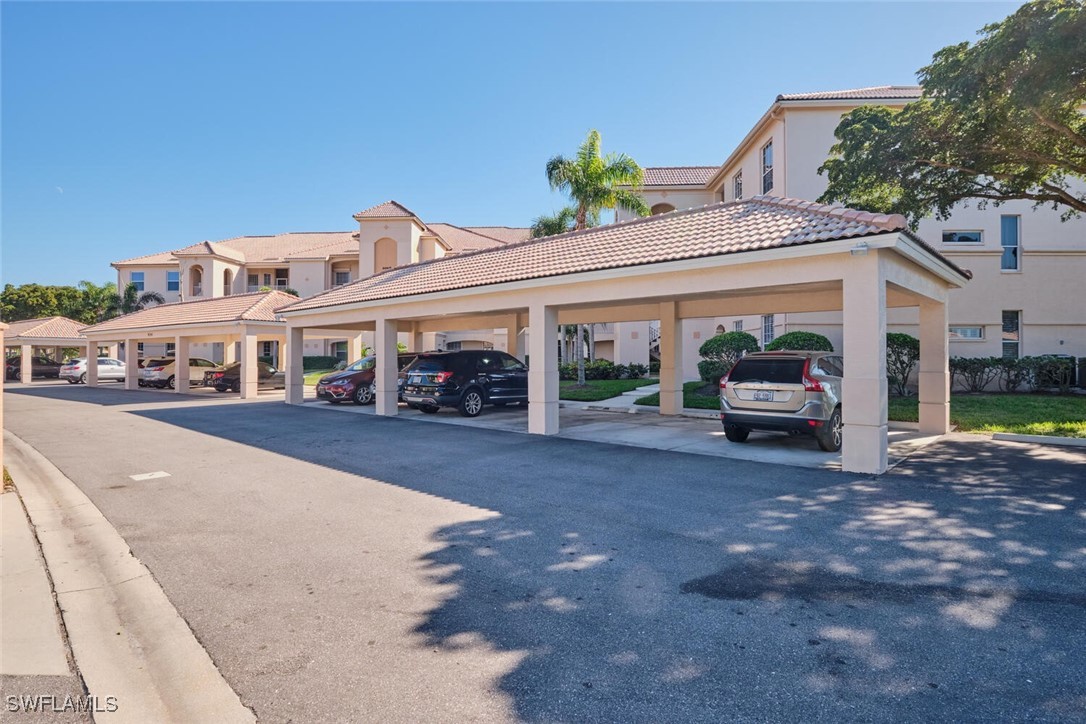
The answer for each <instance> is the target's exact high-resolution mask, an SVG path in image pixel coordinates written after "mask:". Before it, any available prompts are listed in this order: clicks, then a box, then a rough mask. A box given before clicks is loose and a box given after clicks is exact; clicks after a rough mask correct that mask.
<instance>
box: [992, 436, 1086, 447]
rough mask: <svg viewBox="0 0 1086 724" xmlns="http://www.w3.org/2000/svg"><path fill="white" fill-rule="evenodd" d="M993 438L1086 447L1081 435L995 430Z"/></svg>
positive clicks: (1085, 441) (1084, 439) (1085, 440)
mask: <svg viewBox="0 0 1086 724" xmlns="http://www.w3.org/2000/svg"><path fill="white" fill-rule="evenodd" d="M992 439H993V440H1005V441H1007V442H1031V443H1034V444H1037V445H1060V446H1065V447H1086V438H1081V437H1049V436H1048V435H1017V434H1015V433H1013V432H995V433H992Z"/></svg>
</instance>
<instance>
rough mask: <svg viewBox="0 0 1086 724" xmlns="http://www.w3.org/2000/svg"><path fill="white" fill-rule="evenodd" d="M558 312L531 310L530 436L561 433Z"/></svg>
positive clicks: (543, 308) (541, 307) (540, 308)
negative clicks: (559, 415)
mask: <svg viewBox="0 0 1086 724" xmlns="http://www.w3.org/2000/svg"><path fill="white" fill-rule="evenodd" d="M557 329H558V310H557V309H555V308H554V307H548V306H545V305H543V304H533V305H532V306H531V307H530V309H529V310H528V330H529V335H530V336H529V337H528V344H529V365H528V432H530V433H532V434H534V435H555V434H557V433H558V345H557V340H556V339H555V331H556V330H557Z"/></svg>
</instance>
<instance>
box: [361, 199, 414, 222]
mask: <svg viewBox="0 0 1086 724" xmlns="http://www.w3.org/2000/svg"><path fill="white" fill-rule="evenodd" d="M397 216H403V217H407V218H416V219H417V218H418V214H416V213H415V212H414V211H412V210H411V209H409V208H407V207H406V206H404V205H403V204H401V203H399V202H397V201H392V200H389V201H386V202H384V203H383V204H377V205H376V206H371V207H369V208H368V209H366V210H365V211H359V212H358V213H357V214H355V215H354V218H356V219H367V218H369V219H373V218H376V219H386V218H391V217H397Z"/></svg>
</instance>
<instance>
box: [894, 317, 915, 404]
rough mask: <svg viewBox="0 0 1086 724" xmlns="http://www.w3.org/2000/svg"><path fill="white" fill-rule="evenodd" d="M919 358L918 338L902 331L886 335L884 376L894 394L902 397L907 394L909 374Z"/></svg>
mask: <svg viewBox="0 0 1086 724" xmlns="http://www.w3.org/2000/svg"><path fill="white" fill-rule="evenodd" d="M919 360H920V340H919V339H917V338H916V337H914V336H912V335H911V334H904V333H902V332H889V333H888V334H887V335H886V378H887V380H888V381H889V383H890V387H891V388H893V391H894V392H895V393H896V394H898V395H901V396H902V397H904V396H905V395H907V394H909V388H908V386H907V385H908V382H909V375H911V374H912V373H913V368H914V367H916V363H917V362H918V361H919Z"/></svg>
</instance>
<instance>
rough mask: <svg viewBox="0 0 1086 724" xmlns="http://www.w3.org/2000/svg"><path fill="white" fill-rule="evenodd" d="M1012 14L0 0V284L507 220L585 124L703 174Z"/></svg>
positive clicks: (851, 7) (98, 276)
mask: <svg viewBox="0 0 1086 724" xmlns="http://www.w3.org/2000/svg"><path fill="white" fill-rule="evenodd" d="M1015 7H1016V4H1014V3H1007V4H1003V3H962V4H955V3H934V2H933V3H841V4H833V3H778V2H767V3H717V4H710V3H696V4H676V3H668V4H655V3H632V4H620V3H602V4H574V3H532V4H528V3H517V4H499V3H477V4H453V3H441V4H414V3H411V4H408V3H401V4H395V5H386V4H376V3H297V4H296V3H256V2H251V3H237V4H219V3H176V4H174V3H118V4H109V3H75V4H63V3H11V2H5V3H3V4H2V6H0V14H2V15H0V21H2V28H0V32H2V38H0V41H2V44H0V48H2V50H0V52H2V58H0V59H2V78H0V80H2V85H0V89H2V91H0V92H2V98H0V100H2V124H3V125H2V131H0V132H2V157H0V163H2V183H3V186H2V199H0V200H2V203H3V207H2V217H0V219H2V220H0V233H2V247H0V249H2V253H3V256H2V263H3V265H2V269H0V280H2V281H3V282H5V283H8V282H10V283H14V284H22V283H27V282H38V283H42V284H74V283H76V282H77V281H79V280H80V279H91V280H94V281H97V282H101V281H107V280H111V279H115V274H114V272H113V270H112V269H111V268H110V267H109V262H111V261H114V260H117V259H123V258H126V257H131V256H137V255H140V254H145V253H151V252H155V251H164V250H169V249H176V248H179V247H181V246H185V245H187V244H190V243H193V242H197V241H201V240H203V239H211V240H216V239H223V238H227V237H231V236H237V235H240V234H264V233H277V232H284V231H323V230H345V229H351V228H353V227H354V222H353V220H352V219H351V215H352V214H353V213H355V212H357V211H360V210H361V209H363V208H366V207H368V206H371V205H373V204H376V203H379V202H381V201H384V200H386V199H389V198H394V199H396V200H397V201H400V202H401V203H404V204H406V205H407V206H409V207H410V208H412V209H413V210H414V211H415V212H416V213H418V214H419V215H420V216H422V217H423V218H424V219H426V220H429V221H446V222H450V223H455V224H460V225H510V226H526V225H528V224H529V223H530V222H531V219H532V218H533V217H535V216H538V215H539V214H541V213H548V212H550V211H552V210H554V209H557V208H559V207H560V206H561V205H562V200H561V199H560V198H559V197H557V196H555V195H552V194H551V192H550V191H549V189H548V188H547V184H546V181H545V178H544V173H543V168H544V164H545V162H546V160H547V158H549V157H550V156H552V155H554V154H556V153H572V152H573V150H574V149H575V148H576V146H577V144H578V143H580V141H581V140H582V139H583V137H584V135H585V133H586V132H587V131H588V129H590V128H598V129H599V130H600V132H601V133H602V134H603V141H604V150H605V151H622V152H625V153H628V154H630V155H631V156H633V157H634V158H635V159H636V160H637V161H638V162H639V163H640V164H642V165H643V166H653V165H672V164H713V163H720V162H721V161H723V160H724V158H725V157H726V156H727V154H728V153H729V151H731V149H732V148H733V147H734V146H735V144H736V143H737V142H738V141H739V140H740V139H741V138H742V137H743V135H744V134H745V133H746V131H747V130H749V128H750V127H751V125H752V124H753V123H754V122H755V121H756V120H757V119H758V118H759V116H761V114H762V113H763V112H764V111H765V110H766V109H767V108H768V107H769V105H770V104H771V103H772V101H773V99H774V97H775V96H776V95H777V94H778V93H785V92H797V91H810V90H829V89H835V88H851V87H858V86H868V85H882V84H888V83H892V84H908V83H913V82H915V72H916V70H917V69H918V68H919V67H921V66H922V65H924V64H926V63H927V62H928V61H929V60H930V58H931V55H932V53H933V52H934V51H936V50H938V49H939V48H941V47H943V46H945V45H948V44H951V43H955V42H961V41H963V40H972V39H973V38H974V37H975V33H976V30H978V29H979V28H980V27H981V26H982V25H984V24H986V23H989V22H992V21H995V20H999V19H1001V18H1003V17H1005V16H1006V15H1008V14H1010V12H1012V11H1013V9H1014V8H1015Z"/></svg>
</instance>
